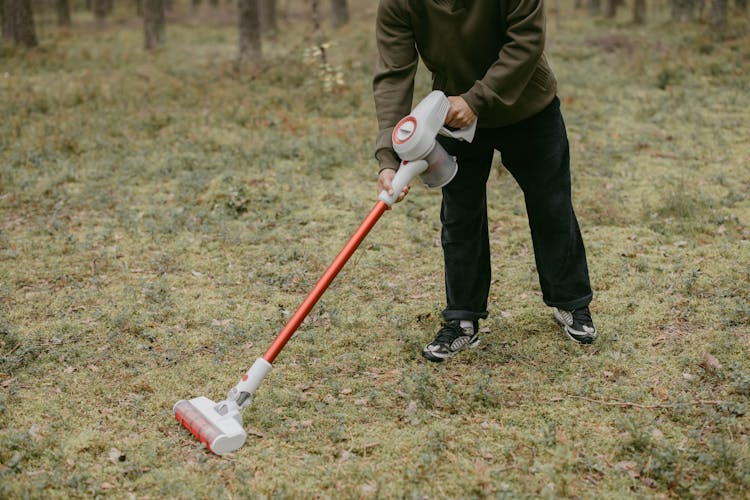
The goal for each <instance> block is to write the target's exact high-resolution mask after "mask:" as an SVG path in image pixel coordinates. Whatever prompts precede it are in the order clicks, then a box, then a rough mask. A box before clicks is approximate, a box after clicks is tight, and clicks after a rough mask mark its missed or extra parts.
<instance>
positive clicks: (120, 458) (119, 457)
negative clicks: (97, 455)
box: [109, 448, 125, 464]
mask: <svg viewBox="0 0 750 500" xmlns="http://www.w3.org/2000/svg"><path fill="white" fill-rule="evenodd" d="M109 461H110V462H112V463H113V464H116V463H118V462H124V461H125V455H123V454H122V452H121V451H120V450H118V449H117V448H112V449H110V450H109Z"/></svg>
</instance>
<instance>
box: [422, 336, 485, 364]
mask: <svg viewBox="0 0 750 500" xmlns="http://www.w3.org/2000/svg"><path fill="white" fill-rule="evenodd" d="M479 341H480V339H479V338H477V339H476V340H475V341H474V342H472V343H471V344H467V345H466V347H464V349H466V348H469V349H474V348H475V347H476V346H478V345H479ZM464 349H461V350H459V351H456V352H451V353H448V354H445V355H443V356H439V355H436V354H435V353H433V352H431V351H424V350H423V351H422V357H423V358H424V359H426V360H428V361H432V362H433V363H442V362H443V361H445V360H446V359H449V358H452V357H453V356H455V355H456V354H458V353H459V352H461V351H463V350H464Z"/></svg>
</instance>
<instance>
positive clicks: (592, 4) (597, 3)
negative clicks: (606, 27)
mask: <svg viewBox="0 0 750 500" xmlns="http://www.w3.org/2000/svg"><path fill="white" fill-rule="evenodd" d="M588 1H589V4H588V11H589V15H590V16H598V15H599V14H600V13H601V11H602V2H601V0H588Z"/></svg>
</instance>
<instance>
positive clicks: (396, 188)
mask: <svg viewBox="0 0 750 500" xmlns="http://www.w3.org/2000/svg"><path fill="white" fill-rule="evenodd" d="M428 166H429V165H428V163H427V162H426V161H425V160H415V161H402V162H401V166H400V167H399V168H398V171H397V172H396V175H395V176H393V181H392V182H391V186H392V187H393V194H388V191H381V192H380V195H379V196H378V199H379V200H380V201H382V202H384V203H385V204H386V205H388V206H389V207H390V206H392V205H393V204H394V203H396V200H397V199H398V197H399V196H400V195H401V191H403V190H404V188H405V187H406V186H408V185H409V183H410V182H411V181H412V180H413V179H414V178H415V177H416V176H418V175H419V174H421V173H422V172H424V171H425V170H427V167H428Z"/></svg>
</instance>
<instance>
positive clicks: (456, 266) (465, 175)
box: [440, 133, 493, 321]
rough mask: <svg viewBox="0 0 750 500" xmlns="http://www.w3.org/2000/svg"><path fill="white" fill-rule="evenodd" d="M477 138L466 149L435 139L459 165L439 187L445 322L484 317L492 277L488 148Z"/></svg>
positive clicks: (479, 135) (465, 146)
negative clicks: (444, 184)
mask: <svg viewBox="0 0 750 500" xmlns="http://www.w3.org/2000/svg"><path fill="white" fill-rule="evenodd" d="M481 135H482V134H481V133H480V134H478V136H477V138H475V140H474V141H473V142H472V143H470V144H469V143H465V142H460V141H456V140H452V139H445V138H442V137H441V138H440V142H441V144H443V146H444V147H445V149H446V150H447V151H448V153H450V154H451V155H454V156H456V159H457V161H458V172H457V173H456V176H455V177H454V178H453V180H452V181H451V182H450V183H449V184H448V185H447V186H445V187H444V188H443V201H442V205H441V208H440V222H441V223H442V232H441V243H442V246H443V257H444V261H445V293H446V308H445V310H444V311H443V317H444V318H445V319H446V320H453V319H467V320H472V321H476V320H478V319H482V318H486V317H487V297H488V295H489V290H490V280H491V275H490V244H489V232H488V229H487V198H486V185H487V178H488V177H489V173H490V168H491V167H492V155H493V149H492V145H491V144H490V143H489V142H488V141H486V140H484V141H483V140H482V139H481Z"/></svg>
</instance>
